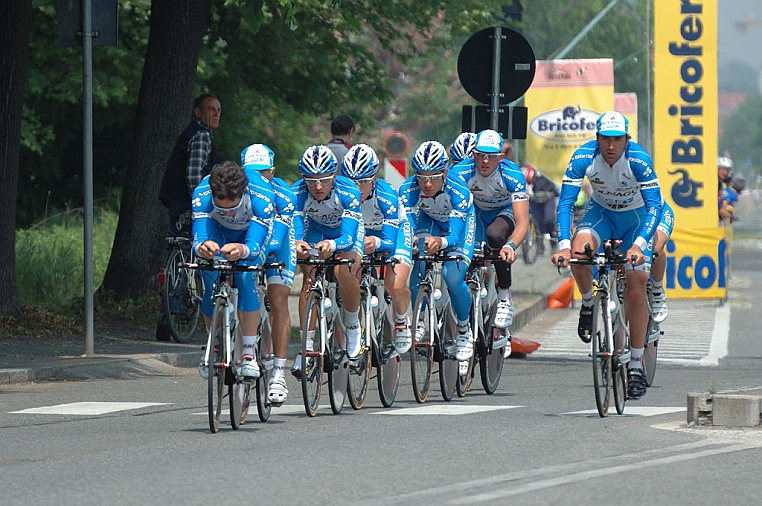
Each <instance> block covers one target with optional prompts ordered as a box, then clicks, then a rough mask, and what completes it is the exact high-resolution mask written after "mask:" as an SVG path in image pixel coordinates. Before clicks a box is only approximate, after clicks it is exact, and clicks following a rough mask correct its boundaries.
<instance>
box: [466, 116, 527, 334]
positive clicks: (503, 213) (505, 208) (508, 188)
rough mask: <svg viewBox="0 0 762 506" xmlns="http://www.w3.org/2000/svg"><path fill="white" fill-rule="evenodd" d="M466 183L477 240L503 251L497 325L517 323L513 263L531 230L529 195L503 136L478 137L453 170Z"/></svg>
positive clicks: (481, 134)
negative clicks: (505, 149) (506, 150)
mask: <svg viewBox="0 0 762 506" xmlns="http://www.w3.org/2000/svg"><path fill="white" fill-rule="evenodd" d="M452 170H453V171H455V172H456V173H457V175H458V176H460V178H461V179H463V180H464V181H465V182H466V185H467V186H468V189H469V190H471V194H472V195H473V197H474V206H475V210H476V241H477V242H483V241H486V242H487V243H488V244H489V246H490V247H491V248H493V249H495V250H499V252H500V257H501V258H502V261H500V262H495V272H496V273H497V294H498V304H497V312H496V313H495V326H496V327H498V328H506V327H508V326H510V325H511V323H513V303H512V300H511V264H512V263H513V262H515V261H516V258H518V257H517V255H516V249H517V248H518V247H519V246H520V245H521V243H522V241H523V240H524V238H525V237H526V235H527V231H528V230H529V195H528V194H527V185H526V181H525V180H524V174H523V173H522V172H521V169H519V167H518V166H517V165H516V164H515V163H513V162H512V161H510V160H508V159H505V158H504V155H503V137H502V136H501V135H500V134H499V133H498V132H496V131H494V130H489V129H488V130H482V131H481V132H479V134H478V135H477V136H476V140H475V142H474V147H473V150H472V152H471V157H469V158H466V159H465V160H464V161H463V162H461V163H460V164H458V165H456V166H455V167H453V169H452Z"/></svg>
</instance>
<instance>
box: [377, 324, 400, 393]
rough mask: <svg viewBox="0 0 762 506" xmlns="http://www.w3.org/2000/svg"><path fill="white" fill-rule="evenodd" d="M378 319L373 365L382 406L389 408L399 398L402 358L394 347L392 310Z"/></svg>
mask: <svg viewBox="0 0 762 506" xmlns="http://www.w3.org/2000/svg"><path fill="white" fill-rule="evenodd" d="M378 317H379V322H378V326H379V327H380V330H379V331H378V334H377V335H376V339H375V340H374V341H373V347H374V349H373V364H374V365H375V367H376V380H377V381H378V396H379V398H380V399H381V404H382V405H383V406H384V407H385V408H388V407H391V405H392V404H393V403H394V399H395V398H396V397H397V390H398V389H399V385H400V369H401V366H402V357H401V356H400V355H399V353H397V351H396V348H395V346H394V343H395V336H394V326H393V325H392V321H391V310H389V311H385V312H384V314H379V315H378Z"/></svg>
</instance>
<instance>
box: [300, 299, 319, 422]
mask: <svg viewBox="0 0 762 506" xmlns="http://www.w3.org/2000/svg"><path fill="white" fill-rule="evenodd" d="M321 304H322V299H321V297H320V296H319V295H318V294H316V293H314V292H313V293H310V294H309V296H308V297H307V305H306V307H305V309H306V311H305V313H304V314H305V318H304V326H303V327H302V365H301V367H302V372H301V383H302V398H303V400H304V409H305V411H306V412H307V415H308V416H315V415H316V414H317V410H318V404H319V403H320V392H321V390H322V386H323V350H322V349H321V341H322V338H323V335H322V330H321V328H320V305H321ZM310 328H314V330H315V337H314V339H312V342H307V332H308V331H309V329H310Z"/></svg>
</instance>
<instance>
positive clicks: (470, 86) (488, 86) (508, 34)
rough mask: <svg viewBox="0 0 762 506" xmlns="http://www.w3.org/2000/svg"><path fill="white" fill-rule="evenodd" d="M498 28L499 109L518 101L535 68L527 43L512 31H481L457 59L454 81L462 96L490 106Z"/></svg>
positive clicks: (532, 76)
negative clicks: (469, 96) (458, 84)
mask: <svg viewBox="0 0 762 506" xmlns="http://www.w3.org/2000/svg"><path fill="white" fill-rule="evenodd" d="M497 28H500V30H501V32H502V34H501V38H500V42H501V44H500V62H499V63H500V90H499V93H500V105H505V104H509V103H511V102H513V101H514V100H516V99H517V98H519V97H521V96H522V95H523V94H524V93H525V92H526V91H527V90H528V89H529V87H530V86H531V85H532V81H533V80H534V73H535V70H536V68H537V62H536V60H535V56H534V51H533V50H532V46H531V45H529V42H528V41H527V40H526V39H525V38H524V37H522V36H521V34H520V33H519V32H517V31H515V30H511V29H510V28H505V27H492V28H485V29H484V30H480V31H478V32H476V33H475V34H473V35H472V36H471V37H469V39H468V40H467V41H466V43H465V44H463V47H462V48H461V49H460V54H459V55H458V77H459V78H460V83H461V84H462V85H463V88H464V89H465V90H466V92H467V93H468V94H469V95H471V96H472V97H473V98H474V100H476V101H477V102H480V103H482V104H491V95H492V66H493V60H494V54H495V53H494V46H493V40H494V37H495V32H496V29H497Z"/></svg>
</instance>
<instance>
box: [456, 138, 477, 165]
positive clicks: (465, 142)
mask: <svg viewBox="0 0 762 506" xmlns="http://www.w3.org/2000/svg"><path fill="white" fill-rule="evenodd" d="M474 142H476V134H475V133H473V132H463V133H462V134H460V135H458V136H457V137H456V138H455V140H454V141H452V144H450V163H451V164H452V165H458V164H459V163H460V162H462V161H463V160H466V159H468V158H471V150H472V149H473V148H474Z"/></svg>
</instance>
